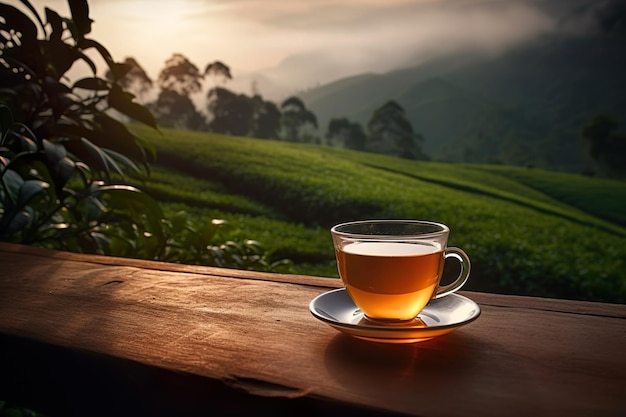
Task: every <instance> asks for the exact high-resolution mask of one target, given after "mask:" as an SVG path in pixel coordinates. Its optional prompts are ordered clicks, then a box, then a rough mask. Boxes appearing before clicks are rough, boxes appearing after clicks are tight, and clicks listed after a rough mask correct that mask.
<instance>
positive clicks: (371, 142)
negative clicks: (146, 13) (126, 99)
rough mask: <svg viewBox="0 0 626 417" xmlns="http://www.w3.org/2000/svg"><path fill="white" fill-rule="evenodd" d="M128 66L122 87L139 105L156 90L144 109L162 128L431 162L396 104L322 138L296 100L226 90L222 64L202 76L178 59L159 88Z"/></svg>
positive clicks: (339, 125)
mask: <svg viewBox="0 0 626 417" xmlns="http://www.w3.org/2000/svg"><path fill="white" fill-rule="evenodd" d="M125 65H126V66H128V67H130V68H131V70H130V71H128V72H127V74H126V76H125V77H123V78H122V79H121V80H118V83H120V84H121V86H122V87H123V88H125V89H127V90H128V91H132V92H134V93H135V94H136V96H137V98H138V100H145V96H146V94H147V93H149V92H150V91H153V90H154V89H155V88H156V89H157V90H158V94H157V96H156V99H154V100H153V101H149V102H146V103H145V105H146V107H147V108H149V109H150V110H151V111H152V113H153V114H154V116H155V118H156V120H157V122H158V123H159V125H161V126H166V127H173V128H178V129H190V130H197V131H207V132H214V133H222V134H228V135H235V136H250V137H255V138H260V139H273V140H283V141H289V142H300V143H314V144H324V145H329V146H336V147H343V148H348V149H354V150H361V151H369V152H376V153H384V154H388V155H393V156H397V157H401V158H407V159H429V158H428V156H427V155H426V154H425V153H424V152H423V150H422V146H421V145H422V142H423V137H422V135H420V134H419V133H416V132H415V131H414V129H413V126H412V125H411V123H410V121H409V120H408V118H407V116H406V112H405V110H404V108H403V107H402V106H401V105H399V104H398V103H397V102H395V101H393V100H389V101H387V102H386V103H384V104H382V105H381V106H380V107H379V108H378V109H377V110H375V111H374V112H373V114H372V116H371V118H370V120H369V122H368V123H367V126H366V127H365V128H363V126H361V124H360V123H358V122H354V121H351V120H349V119H348V118H346V117H337V118H333V119H331V120H330V121H329V122H328V126H327V127H326V130H325V133H324V134H323V135H322V134H320V126H319V125H318V120H317V117H316V115H315V114H314V113H313V112H312V111H311V110H310V109H308V108H307V107H306V105H305V103H304V102H303V101H302V100H301V99H300V98H298V97H297V96H291V97H288V98H286V99H285V100H284V101H282V102H281V103H280V104H276V103H274V102H272V101H269V100H265V99H264V98H263V97H262V96H261V94H259V93H258V91H256V88H255V87H254V86H253V88H252V90H253V92H252V95H246V94H242V93H236V92H233V91H231V90H229V89H227V88H225V87H224V86H223V85H224V84H225V83H226V82H227V81H228V80H230V79H232V74H231V71H230V68H229V67H228V66H227V65H225V64H224V63H222V62H220V61H215V62H211V63H209V64H207V65H206V66H205V68H204V71H201V70H200V69H199V68H198V67H197V66H196V65H195V64H194V63H193V62H191V61H190V60H189V59H188V58H187V57H185V56H184V55H182V54H180V53H174V54H173V55H172V56H171V57H170V58H169V59H168V60H167V61H166V62H165V65H164V67H163V69H162V70H161V71H160V72H159V75H158V78H157V80H156V86H155V82H154V81H153V80H152V79H151V78H150V77H149V76H148V74H147V73H146V72H145V71H144V69H143V68H142V67H141V65H140V64H139V63H138V62H137V61H136V60H135V59H134V58H132V57H128V58H126V59H125ZM208 78H212V79H213V85H212V86H211V87H210V88H208V90H207V92H206V107H205V108H203V109H202V108H200V109H198V108H197V107H196V104H194V101H193V100H192V96H193V95H196V94H199V93H202V92H203V82H204V81H205V80H206V79H208Z"/></svg>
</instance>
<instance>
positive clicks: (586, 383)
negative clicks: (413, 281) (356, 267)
mask: <svg viewBox="0 0 626 417" xmlns="http://www.w3.org/2000/svg"><path fill="white" fill-rule="evenodd" d="M0 268H1V269H0V271H1V272H0V346H1V347H2V354H1V355H0V369H1V370H2V371H1V375H2V377H1V378H0V399H3V400H9V401H11V402H13V403H17V404H22V405H25V406H30V407H32V408H35V409H36V410H40V411H42V412H47V413H49V414H51V415H59V416H73V415H76V416H99V415H102V416H109V415H110V416H113V415H115V416H120V415H128V416H130V415H132V416H161V415H162V416H170V415H172V416H173V415H177V416H200V415H209V414H211V413H213V414H215V415H254V416H256V415H316V414H319V415H346V414H347V415H388V414H389V415H390V414H394V413H397V414H408V415H417V416H579V415H580V416H625V415H626V306H624V305H612V304H601V303H590V302H575V301H566V300H554V299H541V298H530V297H515V296H503V295H495V294H483V293H472V292H465V293H464V295H466V296H468V297H469V298H471V299H473V300H475V301H476V302H477V303H478V304H479V305H480V306H481V309H482V315H481V316H480V317H479V318H478V320H476V321H474V322H473V323H470V324H469V325H467V326H465V327H463V328H461V329H458V330H457V331H455V332H453V333H450V334H448V335H446V336H442V337H440V338H436V339H432V340H430V341H426V342H421V343H417V344H409V345H389V344H380V343H372V342H366V341H361V340H359V339H354V338H351V337H350V336H346V335H344V334H342V333H340V332H338V331H337V330H335V329H333V328H331V327H329V326H328V325H326V324H324V323H322V322H320V321H318V320H316V319H315V318H314V317H313V316H312V315H311V314H310V312H309V309H308V305H309V302H310V301H311V300H312V299H313V298H314V297H315V296H317V295H319V294H321V293H323V292H325V291H328V290H329V289H332V288H337V287H339V286H340V282H339V281H338V280H334V279H329V278H316V277H306V276H293V275H280V274H265V273H256V272H248V271H238V270H229V269H219V268H209V267H197V266H185V265H177V264H167V263H159V262H150V261H140V260H132V259H120V258H111V257H101V256H92V255H78V254H72V253H64V252H54V251H48V250H43V249H36V248H33V247H27V246H20V245H10V244H6V243H4V244H0ZM351 413H352V414H351Z"/></svg>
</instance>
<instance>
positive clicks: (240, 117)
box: [207, 87, 253, 136]
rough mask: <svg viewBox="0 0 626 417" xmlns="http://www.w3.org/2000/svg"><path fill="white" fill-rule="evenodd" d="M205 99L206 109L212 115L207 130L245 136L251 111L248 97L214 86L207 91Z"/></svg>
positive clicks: (248, 127)
mask: <svg viewBox="0 0 626 417" xmlns="http://www.w3.org/2000/svg"><path fill="white" fill-rule="evenodd" d="M207 99H208V104H207V109H208V111H209V113H210V114H211V117H212V119H211V121H210V122H209V130H211V131H212V132H217V133H224V134H229V135H236V136H246V135H247V134H248V133H249V132H250V122H251V120H252V111H253V104H252V100H251V99H250V97H247V96H246V95H244V94H236V93H233V92H232V91H230V90H227V89H225V88H221V87H215V88H213V89H211V90H210V91H209V93H208V95H207Z"/></svg>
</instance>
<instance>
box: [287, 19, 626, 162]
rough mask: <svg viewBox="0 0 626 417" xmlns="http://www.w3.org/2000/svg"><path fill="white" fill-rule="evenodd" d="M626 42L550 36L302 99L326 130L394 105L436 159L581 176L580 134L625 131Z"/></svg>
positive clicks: (346, 83)
mask: <svg viewBox="0 0 626 417" xmlns="http://www.w3.org/2000/svg"><path fill="white" fill-rule="evenodd" d="M625 36H626V35H624V33H601V32H600V31H596V32H590V33H587V34H585V35H584V36H583V35H582V34H579V35H577V36H569V35H563V34H559V33H554V34H549V35H546V36H544V37H541V38H538V39H535V40H533V41H530V42H527V43H524V44H521V45H519V46H517V47H516V48H512V49H510V50H508V51H506V52H505V53H502V54H494V55H480V54H475V55H471V54H469V53H465V54H464V55H459V56H454V55H453V56H446V57H442V58H433V60H431V61H428V62H426V63H422V64H419V65H417V66H415V67H411V68H404V69H401V70H397V71H392V72H389V73H385V74H370V75H368V76H362V77H350V78H347V79H345V80H338V81H335V82H333V83H331V84H329V85H326V86H321V87H319V88H316V89H312V90H308V91H305V92H303V93H301V94H300V95H299V96H300V97H301V98H302V99H303V101H304V102H305V103H306V105H307V108H309V109H311V110H312V111H313V112H314V113H315V114H316V115H317V116H318V119H319V121H320V126H321V127H322V129H324V130H325V129H326V127H327V126H328V121H329V120H330V119H331V118H334V117H348V118H349V119H351V120H353V121H357V122H359V123H361V124H362V125H363V126H366V125H367V122H368V121H369V119H370V117H371V116H372V114H373V113H374V111H375V110H376V109H377V108H379V107H380V106H381V105H383V104H384V103H385V102H386V101H388V100H395V101H397V102H398V103H399V104H400V105H401V106H402V107H403V108H404V109H405V110H406V113H407V117H408V119H409V120H410V121H411V124H412V125H413V128H414V129H415V131H416V132H419V133H421V134H422V135H423V136H424V138H425V140H424V143H423V145H422V146H423V149H424V151H425V152H426V153H427V154H428V155H429V156H430V157H431V158H432V159H434V160H439V161H457V162H458V161H462V162H472V163H492V162H495V161H497V162H499V163H504V164H508V165H511V164H515V165H522V166H535V167H543V168H550V169H559V170H567V171H574V172H582V171H584V170H588V169H590V168H591V167H592V162H591V161H590V159H589V157H588V155H587V153H586V149H585V147H584V144H583V142H582V140H581V137H580V131H581V129H582V127H583V126H584V125H585V124H587V123H588V122H589V121H590V120H591V119H592V117H593V116H595V115H597V114H600V113H607V114H611V115H613V116H614V117H616V118H617V120H618V121H620V122H621V123H622V125H623V123H625V122H626V100H625V99H624V93H623V92H624V91H625V88H626V83H625V80H626V78H625V77H624V76H623V74H624V73H625V72H626V60H625V59H624V58H623V57H624V53H623V50H624V47H623V45H624V41H625V40H626V37H625ZM622 129H623V128H622Z"/></svg>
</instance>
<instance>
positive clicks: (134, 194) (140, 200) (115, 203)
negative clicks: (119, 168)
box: [98, 185, 165, 242]
mask: <svg viewBox="0 0 626 417" xmlns="http://www.w3.org/2000/svg"><path fill="white" fill-rule="evenodd" d="M98 191H99V193H100V194H101V195H102V198H103V199H104V200H105V201H107V202H108V203H109V205H110V207H111V208H112V209H116V208H117V209H120V210H124V209H126V210H131V211H132V212H134V213H136V214H137V215H141V216H144V217H145V219H146V221H147V223H148V226H149V228H148V229H147V231H149V232H150V233H152V234H154V235H155V236H156V237H157V238H158V239H159V241H160V242H164V240H165V236H164V234H163V229H162V227H161V220H162V219H163V218H164V216H163V211H161V207H160V206H159V204H158V203H157V202H156V200H154V199H153V198H152V197H150V196H149V195H148V194H146V193H144V192H142V191H141V190H139V189H138V188H135V187H132V186H130V185H103V186H101V187H99V188H98Z"/></svg>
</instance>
